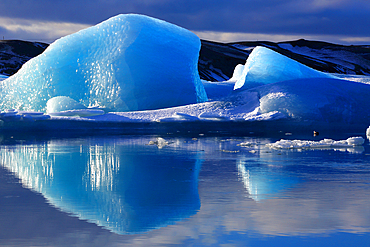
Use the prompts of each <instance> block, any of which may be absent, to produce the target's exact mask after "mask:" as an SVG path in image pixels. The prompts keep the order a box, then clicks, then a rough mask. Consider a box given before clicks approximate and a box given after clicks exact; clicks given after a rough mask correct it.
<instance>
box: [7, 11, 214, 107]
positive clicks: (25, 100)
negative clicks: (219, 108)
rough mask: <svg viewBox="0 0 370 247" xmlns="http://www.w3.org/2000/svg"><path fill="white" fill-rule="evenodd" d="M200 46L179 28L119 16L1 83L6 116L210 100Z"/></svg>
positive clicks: (55, 47)
mask: <svg viewBox="0 0 370 247" xmlns="http://www.w3.org/2000/svg"><path fill="white" fill-rule="evenodd" d="M199 50H200V39H199V38H198V37H197V36H196V35H195V34H193V33H192V32H190V31H188V30H186V29H183V28H180V27H178V26H175V25H173V24H170V23H167V22H165V21H161V20H158V19H154V18H150V17H147V16H142V15H135V14H127V15H118V16H115V17H113V18H111V19H109V20H107V21H105V22H102V23H100V24H98V25H96V26H93V27H90V28H87V29H85V30H82V31H79V32H77V33H74V34H71V35H69V36H66V37H63V38H61V39H59V40H57V41H55V42H54V43H53V44H51V45H50V46H49V47H48V48H47V49H46V50H45V52H44V53H42V54H41V55H39V56H38V57H36V58H33V59H31V60H30V61H28V62H27V63H26V64H24V65H23V67H22V68H21V70H20V71H18V73H17V74H15V75H14V76H12V77H10V78H8V79H6V80H4V81H3V82H2V90H1V93H0V109H8V108H17V109H24V110H37V111H45V110H46V102H47V101H48V100H49V99H50V98H52V97H56V96H67V97H70V98H71V99H73V100H76V101H78V102H79V103H81V104H83V105H84V106H86V107H92V106H100V107H104V108H108V109H111V110H112V111H128V110H131V111H133V110H144V109H158V108H165V107H171V106H177V105H185V104H191V103H197V102H203V101H206V100H207V96H206V93H205V91H204V88H203V85H202V84H201V82H200V78H199V74H198V69H197V66H198V56H199Z"/></svg>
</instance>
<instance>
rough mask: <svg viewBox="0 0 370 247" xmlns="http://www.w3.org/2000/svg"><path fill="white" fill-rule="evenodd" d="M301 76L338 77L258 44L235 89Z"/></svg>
mask: <svg viewBox="0 0 370 247" xmlns="http://www.w3.org/2000/svg"><path fill="white" fill-rule="evenodd" d="M238 73H239V71H238ZM299 78H336V77H334V76H332V75H330V74H327V73H323V72H320V71H317V70H315V69H312V68H310V67H307V66H306V65H303V64H301V63H299V62H297V61H295V60H293V59H290V58H288V57H286V56H284V55H281V54H279V53H277V52H275V51H273V50H270V49H268V48H266V47H262V46H257V47H256V48H254V49H253V51H252V52H251V54H250V55H249V57H248V59H247V62H246V63H245V65H244V69H243V73H242V75H241V76H240V78H239V79H238V81H237V82H236V83H235V86H234V90H236V89H247V88H252V87H255V86H257V85H263V84H269V83H274V82H279V81H286V80H292V79H299Z"/></svg>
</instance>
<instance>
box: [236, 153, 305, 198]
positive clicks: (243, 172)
mask: <svg viewBox="0 0 370 247" xmlns="http://www.w3.org/2000/svg"><path fill="white" fill-rule="evenodd" d="M237 167H238V175H239V178H240V179H241V180H242V181H243V184H244V187H245V189H246V190H247V192H248V194H249V198H251V199H253V200H255V201H261V200H264V199H269V198H273V197H274V196H275V195H276V194H278V193H280V192H282V191H284V190H287V189H291V188H293V187H294V186H295V185H297V184H298V183H299V182H300V181H299V179H298V178H296V177H293V176H289V174H287V173H286V172H282V171H279V169H278V168H273V167H265V166H254V165H251V166H249V165H248V164H247V163H246V162H244V161H241V160H238V161H237Z"/></svg>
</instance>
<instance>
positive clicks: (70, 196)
mask: <svg viewBox="0 0 370 247" xmlns="http://www.w3.org/2000/svg"><path fill="white" fill-rule="evenodd" d="M128 140H129V139H128ZM197 155H198V154H197V153H190V154H189V153H187V154H186V155H179V153H178V150H176V152H175V151H173V150H171V149H166V150H161V149H158V148H157V147H155V146H146V145H144V144H143V143H135V142H130V141H122V140H118V139H115V141H107V139H103V141H100V142H99V140H86V139H84V140H67V141H66V140H64V141H59V142H58V141H49V142H47V143H43V144H37V145H36V144H33V145H17V146H6V147H4V148H2V149H0V161H1V163H2V164H3V165H4V166H5V167H7V168H8V169H9V170H11V171H12V172H14V173H15V174H16V175H17V176H18V177H19V178H20V179H21V181H22V184H23V185H24V186H26V187H28V188H31V189H33V190H35V191H37V192H40V193H42V194H43V195H44V196H45V197H46V198H47V199H48V200H49V201H50V202H51V203H52V204H53V205H55V206H56V207H58V208H60V209H62V210H63V211H66V212H69V213H72V214H73V215H76V216H78V217H79V218H80V219H86V220H88V221H90V222H94V223H96V224H98V225H100V226H103V227H105V228H107V229H109V230H111V231H113V232H116V233H120V234H127V233H138V232H145V231H149V230H151V229H155V228H159V227H163V226H166V225H168V224H172V223H174V222H175V221H178V220H181V219H183V218H187V217H189V216H191V215H193V214H196V213H197V211H198V210H199V208H200V200H199V195H198V174H199V170H200V165H201V160H200V159H199V157H197Z"/></svg>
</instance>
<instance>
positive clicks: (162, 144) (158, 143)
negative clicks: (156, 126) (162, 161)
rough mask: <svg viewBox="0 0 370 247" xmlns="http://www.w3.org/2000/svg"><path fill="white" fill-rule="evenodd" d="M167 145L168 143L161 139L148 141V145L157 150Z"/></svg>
mask: <svg viewBox="0 0 370 247" xmlns="http://www.w3.org/2000/svg"><path fill="white" fill-rule="evenodd" d="M168 144H169V142H168V141H166V140H165V139H163V138H162V137H158V138H157V140H155V141H150V142H149V144H148V145H157V146H158V148H159V149H161V148H163V147H165V146H167V145H168Z"/></svg>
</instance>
